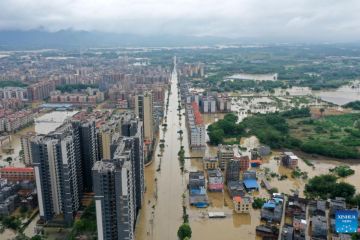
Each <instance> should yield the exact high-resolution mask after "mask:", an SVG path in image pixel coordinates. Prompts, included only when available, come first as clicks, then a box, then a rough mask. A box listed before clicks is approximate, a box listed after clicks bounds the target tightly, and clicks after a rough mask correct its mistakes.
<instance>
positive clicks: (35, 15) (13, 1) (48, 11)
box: [0, 0, 360, 41]
mask: <svg viewBox="0 0 360 240" xmlns="http://www.w3.org/2000/svg"><path fill="white" fill-rule="evenodd" d="M0 9H1V10H0V11H1V12H0V29H7V30H8V29H21V30H28V29H34V28H39V27H40V26H42V27H44V28H45V29H47V30H49V31H57V30H61V29H68V28H72V29H75V30H97V31H106V32H118V33H136V34H152V35H156V34H174V35H196V36H220V37H233V38H254V39H278V40H287V39H292V40H296V39H299V40H301V41H307V40H309V41H311V40H322V41H337V40H339V41H341V40H349V41H355V40H359V39H360V30H359V29H360V14H358V13H359V12H360V1H359V0H221V1H219V0H102V1H99V0H1V1H0Z"/></svg>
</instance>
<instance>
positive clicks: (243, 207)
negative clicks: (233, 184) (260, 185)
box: [233, 196, 252, 213]
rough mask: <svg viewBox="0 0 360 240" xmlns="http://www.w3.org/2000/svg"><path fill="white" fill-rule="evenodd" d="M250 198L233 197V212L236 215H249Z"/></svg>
mask: <svg viewBox="0 0 360 240" xmlns="http://www.w3.org/2000/svg"><path fill="white" fill-rule="evenodd" d="M251 201H252V200H251V197H250V196H244V197H240V196H235V197H233V203H234V210H235V212H236V213H249V212H250V206H251Z"/></svg>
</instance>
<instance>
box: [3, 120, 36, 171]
mask: <svg viewBox="0 0 360 240" xmlns="http://www.w3.org/2000/svg"><path fill="white" fill-rule="evenodd" d="M34 131H35V124H32V125H31V126H29V127H26V128H24V129H21V130H20V131H18V132H16V133H14V134H11V140H10V142H9V143H6V144H5V146H6V147H10V148H12V149H13V152H5V151H4V150H3V149H2V148H0V154H1V160H0V166H8V165H9V163H8V162H6V161H5V159H6V158H7V157H11V158H12V159H13V160H12V161H11V165H12V166H14V167H23V166H24V163H23V162H21V161H20V158H19V152H20V150H21V143H20V137H21V135H24V134H26V133H28V132H34Z"/></svg>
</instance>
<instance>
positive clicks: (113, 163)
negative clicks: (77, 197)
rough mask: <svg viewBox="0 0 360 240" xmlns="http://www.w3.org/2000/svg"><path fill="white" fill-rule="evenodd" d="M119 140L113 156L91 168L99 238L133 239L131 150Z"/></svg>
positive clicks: (133, 200)
mask: <svg viewBox="0 0 360 240" xmlns="http://www.w3.org/2000/svg"><path fill="white" fill-rule="evenodd" d="M125 145H126V143H124V142H122V143H121V144H120V145H119V147H118V149H117V151H116V152H115V156H114V159H112V160H105V159H104V160H102V161H98V162H96V163H95V165H94V167H93V170H92V172H93V183H94V192H95V206H96V221H97V228H98V239H99V240H118V239H129V240H133V239H134V227H135V199H134V189H135V187H134V182H133V180H134V173H133V166H132V160H131V158H132V155H133V151H132V150H131V149H129V148H127V147H126V146H125Z"/></svg>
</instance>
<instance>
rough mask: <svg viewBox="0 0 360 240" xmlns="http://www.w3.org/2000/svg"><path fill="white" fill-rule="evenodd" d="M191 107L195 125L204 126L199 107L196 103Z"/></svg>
mask: <svg viewBox="0 0 360 240" xmlns="http://www.w3.org/2000/svg"><path fill="white" fill-rule="evenodd" d="M191 105H192V108H193V110H194V117H195V124H196V125H200V124H203V123H204V121H203V119H202V117H201V113H200V111H199V105H197V103H196V102H192V103H191Z"/></svg>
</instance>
